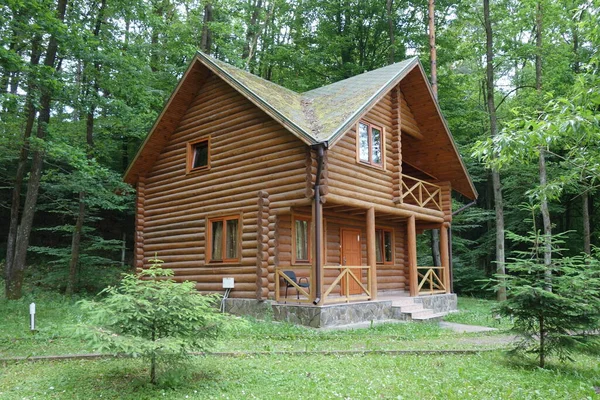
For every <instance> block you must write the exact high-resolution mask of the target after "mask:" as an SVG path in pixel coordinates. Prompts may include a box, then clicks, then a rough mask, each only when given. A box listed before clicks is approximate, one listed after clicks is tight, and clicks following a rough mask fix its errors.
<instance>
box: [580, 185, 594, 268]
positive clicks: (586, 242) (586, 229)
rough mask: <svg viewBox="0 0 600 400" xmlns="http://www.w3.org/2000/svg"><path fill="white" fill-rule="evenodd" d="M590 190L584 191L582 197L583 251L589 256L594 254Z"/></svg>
mask: <svg viewBox="0 0 600 400" xmlns="http://www.w3.org/2000/svg"><path fill="white" fill-rule="evenodd" d="M589 196H590V195H589V192H587V191H586V192H584V193H583V195H582V196H581V199H582V215H583V251H584V252H585V254H587V255H588V256H589V255H590V254H592V246H591V240H590V206H589Z"/></svg>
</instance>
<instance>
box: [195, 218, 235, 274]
mask: <svg viewBox="0 0 600 400" xmlns="http://www.w3.org/2000/svg"><path fill="white" fill-rule="evenodd" d="M231 220H237V221H238V232H237V255H238V256H237V258H225V256H226V255H227V221H231ZM218 221H222V222H223V237H222V238H221V242H222V243H221V246H222V250H221V251H222V253H223V259H222V260H213V259H212V248H213V243H212V237H213V232H212V226H213V222H218ZM204 242H205V243H206V252H205V253H206V260H207V264H217V265H219V264H228V263H229V264H234V263H239V262H240V261H241V259H242V217H241V215H240V214H236V215H220V216H215V217H210V218H207V219H206V240H205V241H204Z"/></svg>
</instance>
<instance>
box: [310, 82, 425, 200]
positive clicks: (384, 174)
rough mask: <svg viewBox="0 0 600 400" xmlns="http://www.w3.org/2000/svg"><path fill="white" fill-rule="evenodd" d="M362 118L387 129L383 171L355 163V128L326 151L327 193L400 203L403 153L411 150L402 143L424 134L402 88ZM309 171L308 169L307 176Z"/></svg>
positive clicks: (392, 91)
mask: <svg viewBox="0 0 600 400" xmlns="http://www.w3.org/2000/svg"><path fill="white" fill-rule="evenodd" d="M363 119H364V120H365V121H368V122H371V123H373V124H375V125H378V126H379V127H381V128H383V129H384V130H385V146H384V147H385V161H384V169H381V168H377V167H372V166H368V165H365V164H362V163H359V162H357V161H356V140H357V133H356V126H353V127H352V128H351V129H350V130H349V131H348V132H347V133H346V134H345V135H344V136H343V137H342V138H341V139H340V140H339V142H337V143H336V144H335V146H333V147H332V148H331V149H330V150H329V151H328V152H327V153H328V162H327V172H328V174H327V175H328V179H327V183H328V185H327V192H328V193H329V192H330V193H333V194H336V195H340V196H344V197H348V198H353V199H359V200H364V201H369V202H374V203H378V204H381V205H386V206H394V205H395V204H398V203H400V202H401V201H400V199H401V196H402V182H401V180H400V179H401V174H402V172H403V168H404V165H403V163H402V160H403V152H405V151H411V149H407V148H406V147H405V146H403V144H402V142H403V140H404V138H405V137H407V136H411V137H412V139H413V142H414V140H418V141H421V140H422V139H423V134H422V132H421V130H420V128H419V126H418V124H417V122H416V120H415V117H414V115H413V113H412V111H411V109H410V107H409V106H408V104H407V102H406V99H405V97H404V94H403V93H402V91H401V90H400V87H399V86H397V87H395V88H393V89H392V90H391V91H390V92H389V93H388V94H387V95H385V96H384V97H383V98H382V99H381V100H380V101H379V102H378V103H377V104H376V105H375V106H374V107H373V108H372V109H371V110H370V111H369V112H367V114H366V115H365V116H364V118H363ZM419 143H420V142H419ZM420 144H421V143H420ZM423 146H426V144H423ZM307 165H308V161H307ZM314 166H316V164H314ZM308 170H309V169H308V168H307V174H308ZM313 170H314V168H313ZM409 170H410V169H409ZM412 170H414V168H412ZM313 174H314V172H313ZM421 175H423V176H424V177H425V180H428V181H431V177H430V176H427V175H426V174H424V173H421ZM415 177H418V176H415ZM311 193H312V191H309V190H308V188H307V195H308V194H311Z"/></svg>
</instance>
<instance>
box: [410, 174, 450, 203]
mask: <svg viewBox="0 0 600 400" xmlns="http://www.w3.org/2000/svg"><path fill="white" fill-rule="evenodd" d="M401 200H402V203H404V204H411V205H415V206H418V207H424V208H430V209H432V210H438V211H442V189H441V188H440V187H439V186H438V185H434V184H433V183H429V182H426V181H423V180H421V179H417V178H413V177H412V176H408V175H405V174H402V196H401Z"/></svg>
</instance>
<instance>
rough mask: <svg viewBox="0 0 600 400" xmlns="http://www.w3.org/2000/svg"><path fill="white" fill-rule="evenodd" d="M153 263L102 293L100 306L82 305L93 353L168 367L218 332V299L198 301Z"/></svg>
mask: <svg viewBox="0 0 600 400" xmlns="http://www.w3.org/2000/svg"><path fill="white" fill-rule="evenodd" d="M161 264H162V261H160V260H157V259H154V260H153V265H152V266H151V267H150V268H149V269H145V270H142V271H140V272H139V273H137V274H126V275H124V277H123V279H122V280H121V282H120V284H119V285H118V286H116V287H115V286H111V287H108V288H106V289H104V290H103V291H102V292H101V293H100V294H101V295H102V294H104V295H106V297H104V298H103V299H102V300H100V301H85V300H83V301H81V302H80V304H81V306H82V309H83V310H84V311H85V312H87V314H88V316H89V323H90V324H89V325H88V326H83V327H80V329H79V333H80V334H81V335H83V336H84V337H85V338H86V339H87V340H88V341H89V342H90V344H91V345H92V346H93V347H94V348H95V350H96V351H101V352H102V351H109V352H114V353H119V354H124V355H129V356H133V357H143V358H145V359H147V360H148V361H149V362H150V381H151V382H152V383H153V384H156V383H157V379H156V368H157V363H158V362H161V363H163V364H166V365H169V364H172V363H174V362H177V361H181V360H183V359H185V358H186V357H188V356H189V353H190V352H191V351H203V350H205V349H206V348H208V346H210V344H211V343H212V341H213V340H214V339H216V338H217V336H218V334H219V333H220V331H221V327H222V322H223V316H222V315H221V314H220V313H219V312H218V310H217V308H216V304H218V299H219V296H218V295H201V294H199V293H198V292H197V291H196V289H195V284H194V283H193V282H183V283H176V282H175V281H174V280H173V279H170V277H171V276H173V271H172V270H169V269H163V268H161Z"/></svg>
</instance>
